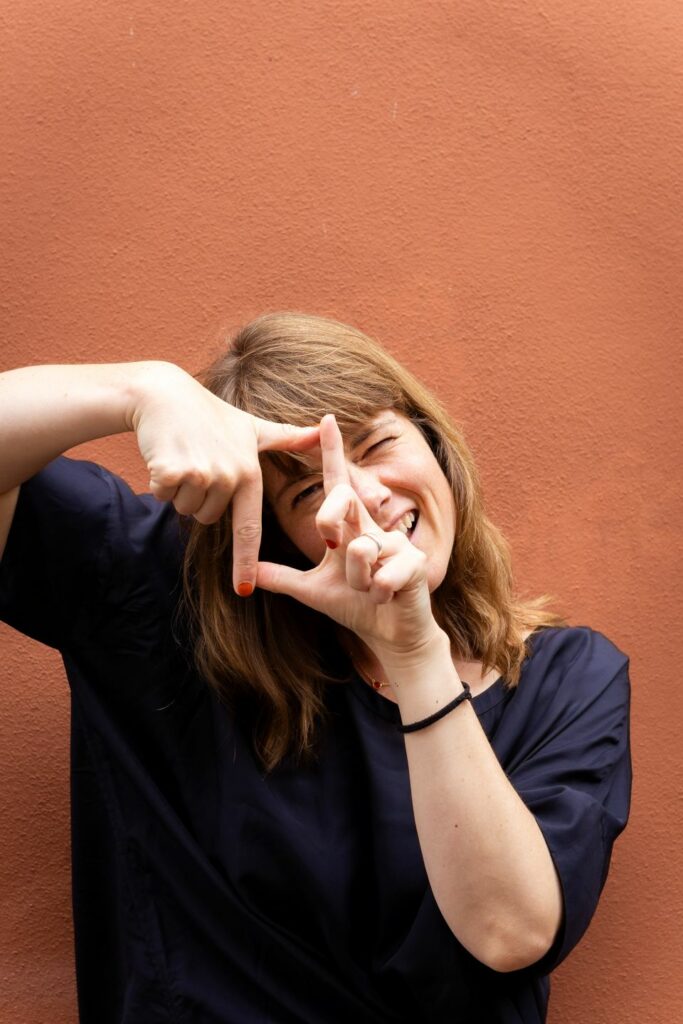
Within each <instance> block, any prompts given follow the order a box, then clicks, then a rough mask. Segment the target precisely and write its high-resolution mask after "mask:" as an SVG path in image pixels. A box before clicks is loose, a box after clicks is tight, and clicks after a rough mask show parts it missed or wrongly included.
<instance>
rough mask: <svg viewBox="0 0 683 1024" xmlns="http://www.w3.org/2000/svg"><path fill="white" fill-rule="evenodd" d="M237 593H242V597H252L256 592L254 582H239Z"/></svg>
mask: <svg viewBox="0 0 683 1024" xmlns="http://www.w3.org/2000/svg"><path fill="white" fill-rule="evenodd" d="M237 593H238V594H239V595H240V597H251V595H252V594H253V593H254V584H253V583H238V584H237Z"/></svg>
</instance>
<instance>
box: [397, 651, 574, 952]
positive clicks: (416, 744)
mask: <svg viewBox="0 0 683 1024" xmlns="http://www.w3.org/2000/svg"><path fill="white" fill-rule="evenodd" d="M382 666H383V668H384V669H385V671H386V673H387V677H388V678H389V679H390V680H391V682H392V684H393V688H394V693H395V694H396V696H397V698H398V703H399V708H400V712H401V719H402V721H403V722H404V724H409V723H411V722H415V721H421V720H422V719H423V718H426V717H427V716H428V715H430V714H432V713H433V712H434V711H437V710H438V709H439V708H441V707H443V706H444V705H445V704H447V703H449V702H450V701H451V700H453V698H454V697H455V696H457V694H458V693H459V692H461V691H462V683H461V681H460V679H459V677H458V674H457V672H456V670H455V667H454V665H453V662H452V658H451V652H450V643H449V640H448V638H447V636H446V635H445V633H441V632H440V631H439V632H438V633H436V634H435V636H434V638H433V640H431V641H430V642H429V644H428V645H427V646H426V647H423V648H422V649H421V650H420V651H419V652H416V653H415V655H413V656H411V655H410V654H409V653H407V652H406V653H401V655H400V657H397V658H395V659H393V660H392V657H391V655H388V654H385V655H384V656H383V659H382ZM405 743H406V754H407V758H408V769H409V773H410V789H411V795H412V802H413V811H414V815H415V825H416V828H417V834H418V837H419V840H420V848H421V850H422V856H423V858H424V863H425V868H426V871H427V875H428V877H429V882H430V885H431V888H432V892H433V894H434V898H435V900H436V903H437V905H438V907H439V909H440V911H441V913H442V915H443V917H444V919H445V921H446V922H447V924H448V926H449V927H450V929H451V931H452V932H453V933H454V935H455V936H456V938H457V939H458V940H459V942H461V943H462V945H463V946H465V948H466V949H468V950H469V951H470V953H472V955H473V956H475V957H476V958H477V959H478V960H480V961H482V963H485V964H486V965H487V966H489V967H491V968H493V970H496V971H514V970H520V969H521V968H523V967H527V966H529V965H531V964H533V963H536V961H538V960H540V959H541V957H543V956H544V954H545V953H547V952H548V950H549V949H550V947H551V946H552V944H553V941H554V939H555V937H556V935H557V932H558V930H559V928H560V925H561V922H562V912H563V900H562V889H561V886H560V882H559V879H558V876H557V872H556V871H555V867H554V864H553V861H552V858H551V856H550V852H549V850H548V847H547V845H546V842H545V839H544V837H543V833H542V832H541V829H540V828H539V826H538V824H537V822H536V819H535V818H534V816H533V814H532V813H531V811H530V810H529V809H528V808H527V807H526V805H525V804H524V802H523V801H522V799H521V797H520V796H519V795H518V794H517V792H516V791H515V789H514V787H513V786H512V784H511V783H510V781H509V780H508V778H507V776H506V775H505V773H504V771H503V769H502V768H501V766H500V764H499V762H498V759H497V757H496V755H495V753H494V751H493V748H492V747H491V745H490V743H489V741H488V738H487V736H486V734H485V732H484V730H483V728H482V727H481V725H480V724H479V720H478V718H477V715H476V713H475V711H474V709H473V708H472V706H471V704H470V703H469V702H468V701H464V702H463V704H461V705H460V706H458V707H457V708H455V710H454V711H452V712H450V713H449V714H447V715H445V716H444V717H443V718H441V719H439V720H438V721H437V722H434V723H432V725H429V726H427V727H426V728H424V729H420V730H418V731H416V732H411V733H406V734H405Z"/></svg>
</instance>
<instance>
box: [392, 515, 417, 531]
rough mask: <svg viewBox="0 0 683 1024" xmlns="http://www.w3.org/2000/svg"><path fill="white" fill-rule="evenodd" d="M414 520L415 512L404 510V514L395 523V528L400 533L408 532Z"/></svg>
mask: <svg viewBox="0 0 683 1024" xmlns="http://www.w3.org/2000/svg"><path fill="white" fill-rule="evenodd" d="M414 522H415V513H414V512H406V513H405V515H403V516H401V518H400V519H399V521H398V522H397V523H396V529H397V530H400V531H401V533H406V534H407V533H408V531H409V530H410V529H411V528H412V526H413V523H414Z"/></svg>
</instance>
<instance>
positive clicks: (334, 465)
mask: <svg viewBox="0 0 683 1024" xmlns="http://www.w3.org/2000/svg"><path fill="white" fill-rule="evenodd" d="M320 450H321V451H322V464H323V467H322V468H323V488H324V490H325V494H326V495H327V494H329V493H330V491H331V490H332V488H333V487H336V486H337V484H350V483H351V477H350V476H349V471H348V469H347V468H346V454H345V452H344V440H343V438H342V435H341V430H340V429H339V427H338V426H337V421H336V419H335V418H334V416H333V415H332V413H329V414H328V415H327V416H323V418H322V419H321V421H320Z"/></svg>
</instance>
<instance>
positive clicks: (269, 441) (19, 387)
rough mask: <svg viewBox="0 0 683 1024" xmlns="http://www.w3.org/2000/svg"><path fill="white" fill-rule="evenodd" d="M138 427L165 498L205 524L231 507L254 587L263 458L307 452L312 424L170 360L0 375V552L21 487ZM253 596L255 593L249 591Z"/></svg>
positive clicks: (240, 576) (238, 579) (243, 578)
mask: <svg viewBox="0 0 683 1024" xmlns="http://www.w3.org/2000/svg"><path fill="white" fill-rule="evenodd" d="M126 431H135V433H136V436H137V442H138V447H139V448H140V453H141V455H142V457H143V460H144V462H145V464H146V466H147V469H148V471H149V474H150V481H149V487H150V490H151V492H152V494H154V496H155V497H156V498H158V499H159V500H160V501H171V502H172V503H173V505H174V506H175V508H176V509H177V511H178V512H180V513H181V514H183V515H193V516H195V518H196V519H198V520H199V521H200V522H202V523H212V522H216V520H218V519H219V518H220V516H221V515H222V514H223V513H224V512H225V509H226V508H227V506H228V504H231V505H232V520H233V540H234V549H233V583H234V586H235V589H236V590H237V589H238V587H240V585H241V587H242V589H241V591H238V592H241V593H243V594H244V593H245V592H246V590H249V588H248V587H247V588H246V589H245V587H244V584H249V585H250V587H251V589H253V586H254V584H255V581H256V563H257V560H258V550H259V546H260V541H261V502H262V481H261V470H260V465H259V461H258V453H259V452H260V451H264V450H266V449H278V450H291V451H304V450H306V449H308V448H311V447H313V446H314V445H315V444H317V443H318V439H319V435H318V428H317V426H316V427H307V428H302V427H292V426H290V425H288V424H277V423H270V422H269V421H266V420H260V419H258V418H257V417H255V416H250V415H249V414H248V413H245V412H242V411H241V410H239V409H236V408H235V407H234V406H231V405H229V404H228V403H227V402H224V401H222V400H221V399H219V398H217V397H216V396H215V395H213V394H212V393H211V392H209V391H207V389H206V388H204V387H203V386H202V385H201V384H199V383H198V382H197V381H196V380H195V379H194V378H193V377H191V376H190V375H189V374H188V373H186V372H185V371H184V370H182V369H180V367H178V366H175V365H174V364H173V363H167V362H152V361H149V362H137V363H111V364H89V365H60V366H32V367H25V368H22V369H18V370H9V371H7V372H6V373H3V374H0V556H1V554H2V551H3V550H4V544H5V542H6V540H7V536H8V534H9V530H10V526H11V522H12V517H13V514H14V510H15V507H16V501H17V495H18V491H19V487H20V485H21V484H22V483H23V482H24V480H27V479H28V478H29V477H31V476H33V475H34V474H35V473H37V472H38V470H40V469H42V468H43V466H45V465H47V463H48V462H50V461H51V460H52V459H54V458H56V457H57V456H58V455H61V454H62V453H63V452H65V451H67V450H68V449H70V448H73V447H74V446H75V445H78V444H82V443H83V442H84V441H91V440H94V439H96V438H98V437H105V436H107V435H109V434H120V433H124V432H126ZM249 592H250V590H249Z"/></svg>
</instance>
